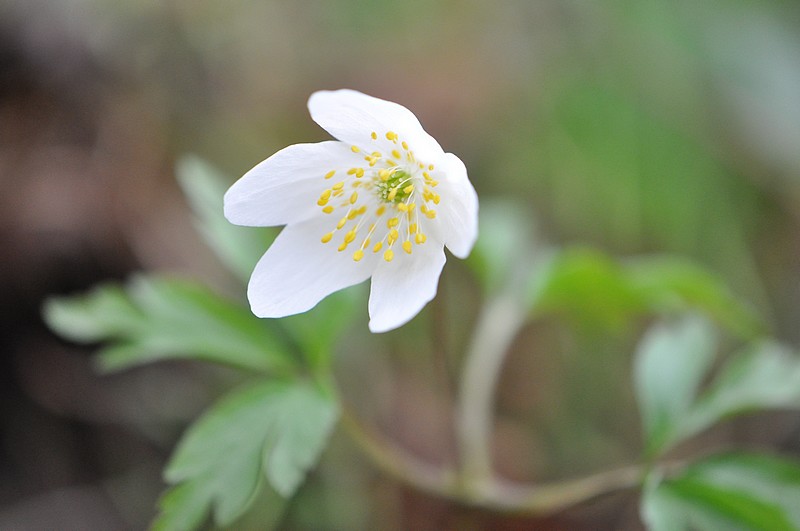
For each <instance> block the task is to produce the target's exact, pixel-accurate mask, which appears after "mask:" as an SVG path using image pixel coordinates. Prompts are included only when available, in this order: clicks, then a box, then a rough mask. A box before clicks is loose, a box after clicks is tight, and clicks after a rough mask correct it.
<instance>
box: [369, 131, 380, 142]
mask: <svg viewBox="0 0 800 531" xmlns="http://www.w3.org/2000/svg"><path fill="white" fill-rule="evenodd" d="M369 136H371V137H372V140H378V133H376V132H375V131H373V132H372V133H371V134H370V135H369Z"/></svg>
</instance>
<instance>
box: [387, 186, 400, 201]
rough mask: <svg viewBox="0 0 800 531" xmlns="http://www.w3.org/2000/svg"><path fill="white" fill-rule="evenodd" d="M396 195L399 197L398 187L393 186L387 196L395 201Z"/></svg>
mask: <svg viewBox="0 0 800 531" xmlns="http://www.w3.org/2000/svg"><path fill="white" fill-rule="evenodd" d="M395 197H397V188H392V189H391V190H389V195H387V196H386V199H388V200H389V201H394V198H395Z"/></svg>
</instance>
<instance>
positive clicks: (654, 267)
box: [626, 256, 764, 338]
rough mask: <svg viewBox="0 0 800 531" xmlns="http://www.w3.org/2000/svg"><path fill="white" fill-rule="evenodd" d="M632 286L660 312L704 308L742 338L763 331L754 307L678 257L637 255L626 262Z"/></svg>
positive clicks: (709, 275)
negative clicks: (639, 256) (644, 256)
mask: <svg viewBox="0 0 800 531" xmlns="http://www.w3.org/2000/svg"><path fill="white" fill-rule="evenodd" d="M626 270H627V273H628V275H629V278H630V281H631V283H632V284H633V286H634V287H635V289H636V290H637V291H638V292H639V293H641V294H642V295H643V296H644V298H645V299H646V301H647V305H648V306H649V307H651V308H653V309H655V310H658V311H659V312H662V313H667V312H679V311H686V310H688V309H690V308H696V309H701V310H703V311H704V312H705V313H706V314H708V315H709V316H711V317H713V318H714V319H716V320H717V321H719V322H720V323H721V324H723V325H725V326H726V328H727V329H728V330H731V331H733V332H736V333H738V334H739V335H741V336H742V337H745V338H753V337H755V336H757V335H759V334H761V333H763V332H764V324H763V323H762V322H761V321H760V319H759V318H758V317H757V316H756V314H755V313H754V312H753V310H752V309H751V308H750V307H749V306H747V305H745V304H744V303H743V302H742V301H740V300H739V299H737V298H736V297H735V296H734V295H733V294H732V293H731V291H730V289H728V287H727V286H726V285H725V283H724V282H723V281H722V280H721V279H720V278H719V277H718V276H715V275H713V274H711V273H710V272H709V271H707V270H705V269H703V268H701V267H699V266H698V265H696V264H693V263H691V262H688V261H686V260H684V259H681V258H675V257H669V256H663V257H648V258H637V259H635V260H630V261H628V262H627V263H626Z"/></svg>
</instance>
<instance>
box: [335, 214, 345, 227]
mask: <svg viewBox="0 0 800 531" xmlns="http://www.w3.org/2000/svg"><path fill="white" fill-rule="evenodd" d="M345 223H347V216H345V217H343V218H342V219H340V220H339V223H337V224H336V228H337V229H341V228H342V227H344V224H345Z"/></svg>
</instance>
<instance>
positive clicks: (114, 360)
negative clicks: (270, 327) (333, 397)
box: [44, 277, 294, 371]
mask: <svg viewBox="0 0 800 531" xmlns="http://www.w3.org/2000/svg"><path fill="white" fill-rule="evenodd" d="M44 317H45V320H46V321H47V323H48V324H49V325H50V327H51V328H53V329H54V330H55V331H57V332H58V333H60V334H61V335H63V336H64V337H66V338H68V339H71V340H73V341H80V342H98V341H107V342H109V345H108V346H107V347H106V348H105V349H104V350H102V351H101V352H100V355H99V363H100V366H101V367H102V368H103V369H105V370H119V369H124V368H127V367H131V366H134V365H140V364H143V363H148V362H152V361H157V360H162V359H171V358H193V359H201V360H205V361H211V362H215V363H221V364H225V365H232V366H235V367H239V368H244V369H248V370H257V371H286V370H289V369H290V368H291V367H292V366H293V363H294V362H293V360H292V359H291V357H290V356H289V355H288V354H287V353H286V352H285V351H284V349H283V347H282V346H281V345H279V344H278V343H276V342H275V341H274V340H273V339H272V336H271V335H270V334H269V333H268V331H267V329H266V327H265V326H264V323H263V322H261V321H260V320H259V319H258V318H256V317H254V316H253V315H252V314H251V313H250V311H249V310H248V309H246V308H243V307H241V306H239V305H237V304H233V303H231V302H229V301H227V300H225V299H222V298H220V297H218V296H217V295H215V294H213V293H212V292H211V291H209V290H208V289H207V288H205V287H203V286H201V285H199V284H194V283H191V282H187V281H179V280H168V279H163V278H149V277H135V278H134V279H133V280H132V281H131V282H130V283H129V284H128V286H127V287H126V289H124V290H123V289H122V288H120V287H118V286H116V285H104V286H99V287H96V288H95V289H94V290H92V291H91V292H89V293H88V294H86V295H79V296H75V297H66V298H54V299H50V300H48V301H47V302H46V303H45V306H44Z"/></svg>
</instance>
